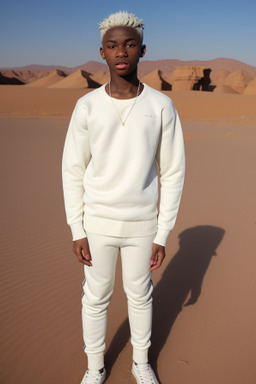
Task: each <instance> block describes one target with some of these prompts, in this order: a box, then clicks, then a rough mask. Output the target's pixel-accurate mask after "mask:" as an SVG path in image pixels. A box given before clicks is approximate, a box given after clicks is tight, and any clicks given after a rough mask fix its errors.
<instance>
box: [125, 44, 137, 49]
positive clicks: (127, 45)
mask: <svg viewBox="0 0 256 384" xmlns="http://www.w3.org/2000/svg"><path fill="white" fill-rule="evenodd" d="M126 47H127V48H130V47H135V43H128V44H126Z"/></svg>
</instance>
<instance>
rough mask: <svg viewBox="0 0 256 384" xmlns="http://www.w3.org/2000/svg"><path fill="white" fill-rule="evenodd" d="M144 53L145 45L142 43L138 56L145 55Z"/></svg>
mask: <svg viewBox="0 0 256 384" xmlns="http://www.w3.org/2000/svg"><path fill="white" fill-rule="evenodd" d="M145 53H146V45H145V44H143V45H142V46H141V52H140V57H143V56H144V55H145Z"/></svg>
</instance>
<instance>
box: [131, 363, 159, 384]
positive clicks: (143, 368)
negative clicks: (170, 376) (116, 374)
mask: <svg viewBox="0 0 256 384" xmlns="http://www.w3.org/2000/svg"><path fill="white" fill-rule="evenodd" d="M136 368H137V371H138V374H139V375H140V378H141V380H142V382H143V384H152V383H155V380H154V377H153V376H152V371H151V369H150V366H149V364H138V365H136Z"/></svg>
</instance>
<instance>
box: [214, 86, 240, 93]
mask: <svg viewBox="0 0 256 384" xmlns="http://www.w3.org/2000/svg"><path fill="white" fill-rule="evenodd" d="M213 92H215V93H239V92H237V91H235V90H234V88H232V87H230V86H229V85H224V84H222V85H217V86H216V87H215V88H214V90H213Z"/></svg>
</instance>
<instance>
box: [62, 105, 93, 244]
mask: <svg viewBox="0 0 256 384" xmlns="http://www.w3.org/2000/svg"><path fill="white" fill-rule="evenodd" d="M90 159H91V152H90V145H89V135H88V128H87V111H86V107H85V106H84V105H82V103H81V102H79V101H78V103H77V105H76V107H75V109H74V112H73V114H72V117H71V120H70V124H69V128H68V132H67V136H66V141H65V145H64V151H63V159H62V179H63V191H64V202H65V209H66V216H67V223H68V224H69V225H70V228H71V232H72V236H73V241H76V240H79V239H82V238H85V237H86V233H85V231H84V228H83V213H84V203H83V195H84V186H83V178H84V174H85V170H86V167H87V165H88V163H89V161H90Z"/></svg>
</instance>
